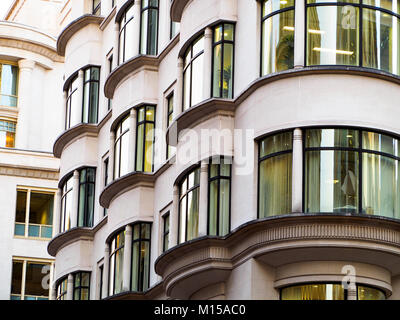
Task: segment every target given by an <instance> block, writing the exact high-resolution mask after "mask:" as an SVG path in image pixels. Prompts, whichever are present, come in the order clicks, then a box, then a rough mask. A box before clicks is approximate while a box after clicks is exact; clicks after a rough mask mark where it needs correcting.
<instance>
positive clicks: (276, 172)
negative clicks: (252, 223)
mask: <svg viewBox="0 0 400 320" xmlns="http://www.w3.org/2000/svg"><path fill="white" fill-rule="evenodd" d="M259 210H260V211H259V217H260V218H265V217H269V216H275V215H280V214H285V213H290V212H291V211H292V154H290V153H289V154H282V155H279V156H275V157H271V158H267V159H266V160H264V161H262V162H261V163H260V187H259Z"/></svg>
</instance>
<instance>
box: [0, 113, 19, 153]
mask: <svg viewBox="0 0 400 320" xmlns="http://www.w3.org/2000/svg"><path fill="white" fill-rule="evenodd" d="M10 108H11V107H10ZM0 128H4V129H0V132H5V134H6V142H5V145H4V146H0V148H8V149H14V148H15V141H16V140H15V136H16V133H17V122H16V121H10V120H8V119H3V118H0ZM7 134H11V136H12V146H7Z"/></svg>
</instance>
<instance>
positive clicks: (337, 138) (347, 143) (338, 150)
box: [304, 128, 400, 219]
mask: <svg viewBox="0 0 400 320" xmlns="http://www.w3.org/2000/svg"><path fill="white" fill-rule="evenodd" d="M304 146H305V212H312V213H316V212H326V213H355V214H357V213H362V214H368V215H378V216H385V217H389V218H397V219H399V218H400V172H399V160H400V155H399V140H397V139H396V138H393V137H391V136H388V135H385V134H381V133H376V132H370V131H363V130H357V129H343V128H340V129H308V130H306V134H305V144H304Z"/></svg>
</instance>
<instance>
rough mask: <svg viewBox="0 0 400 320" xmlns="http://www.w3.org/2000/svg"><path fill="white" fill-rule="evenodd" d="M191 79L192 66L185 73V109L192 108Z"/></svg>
mask: <svg viewBox="0 0 400 320" xmlns="http://www.w3.org/2000/svg"><path fill="white" fill-rule="evenodd" d="M190 79H191V69H190V66H189V67H188V68H187V69H186V70H185V72H184V74H183V82H184V85H183V110H187V109H189V108H190Z"/></svg>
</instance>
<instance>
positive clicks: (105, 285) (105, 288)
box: [101, 243, 110, 298]
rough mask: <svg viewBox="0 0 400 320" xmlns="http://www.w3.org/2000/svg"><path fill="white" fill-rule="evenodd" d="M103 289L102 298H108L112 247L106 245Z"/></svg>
mask: <svg viewBox="0 0 400 320" xmlns="http://www.w3.org/2000/svg"><path fill="white" fill-rule="evenodd" d="M103 261H104V262H103V288H102V294H101V296H102V297H103V298H105V297H108V296H109V294H108V284H109V283H108V277H109V272H110V245H109V244H108V243H106V244H105V247H104V260H103Z"/></svg>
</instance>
